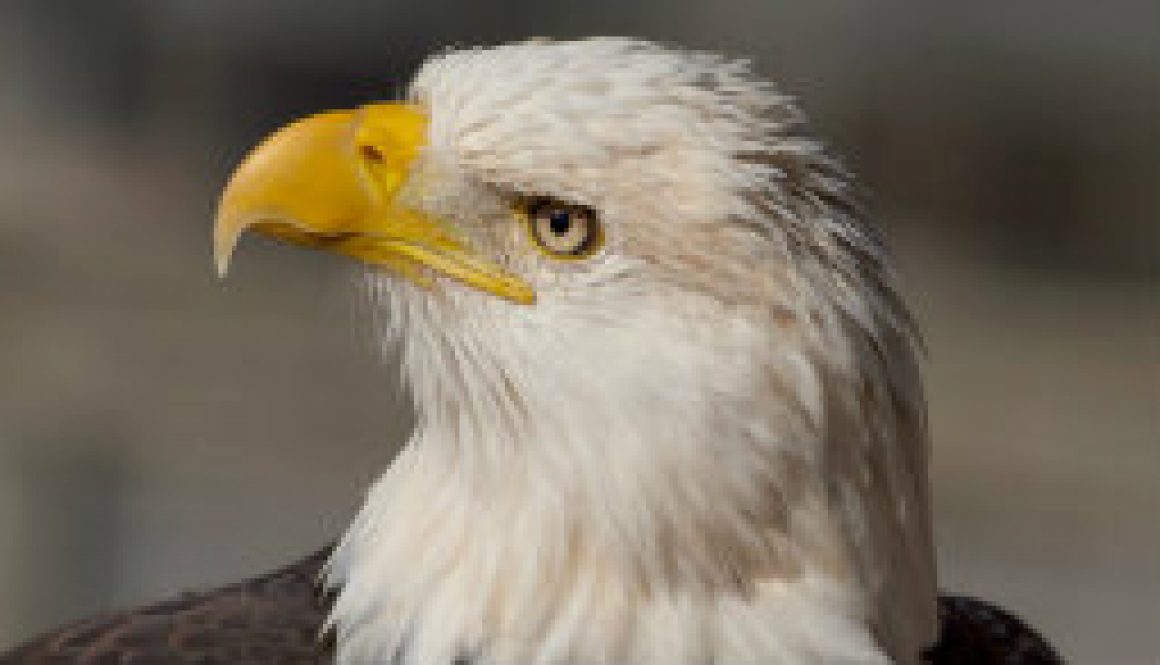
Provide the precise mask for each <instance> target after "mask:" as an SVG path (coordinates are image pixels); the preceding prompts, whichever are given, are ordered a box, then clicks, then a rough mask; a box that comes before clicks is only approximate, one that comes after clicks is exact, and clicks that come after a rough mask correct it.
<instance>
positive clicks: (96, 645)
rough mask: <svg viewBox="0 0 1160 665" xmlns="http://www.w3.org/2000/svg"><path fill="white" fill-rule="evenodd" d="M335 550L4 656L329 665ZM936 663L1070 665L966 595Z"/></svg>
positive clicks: (952, 601) (944, 608)
mask: <svg viewBox="0 0 1160 665" xmlns="http://www.w3.org/2000/svg"><path fill="white" fill-rule="evenodd" d="M329 552H330V550H329V548H327V549H325V550H322V551H320V552H317V553H315V554H313V555H311V556H310V557H308V558H306V559H303V560H302V561H299V562H298V563H296V564H294V565H292V566H289V567H287V568H284V569H282V570H278V571H276V572H274V573H271V574H269V575H265V576H263V577H259V578H256V579H253V580H248V581H246V582H241V583H239V584H234V585H231V586H228V587H225V588H222V589H218V590H215V591H209V592H205V593H191V594H187V595H185V596H183V597H181V598H179V599H176V600H172V601H169V602H166V603H161V604H158V605H153V606H150V607H146V608H143V609H139V610H135V611H130V612H125V613H121V614H115V615H111V616H106V617H103V618H99V619H93V620H89V621H83V622H81V623H77V624H74V625H71V626H68V627H66V628H64V629H62V630H59V631H57V632H55V633H52V634H50V635H47V636H44V637H41V638H39V639H37V640H35V641H33V642H30V643H28V644H26V645H24V646H22V647H20V648H18V649H16V650H15V651H13V652H11V653H8V654H6V655H4V656H0V665H329V664H330V663H332V661H333V649H332V646H331V644H330V643H329V640H328V639H324V637H323V636H322V625H323V622H324V621H325V617H326V603H325V600H324V599H323V597H322V595H321V593H320V592H319V590H318V585H317V581H318V578H319V573H320V571H321V568H322V564H323V562H325V561H326V558H327V556H328V555H329ZM939 619H940V621H941V623H942V628H941V638H940V640H939V643H938V644H937V645H936V646H935V647H934V648H932V649H931V650H930V651H929V652H928V653H927V659H926V662H927V663H928V664H929V665H1062V662H1063V661H1062V660H1061V659H1060V658H1059V656H1058V655H1056V653H1055V652H1054V651H1053V650H1052V648H1051V647H1050V646H1049V645H1048V644H1047V643H1046V642H1045V641H1044V640H1043V638H1041V637H1040V636H1039V635H1037V634H1036V633H1035V631H1033V630H1032V629H1031V628H1029V627H1028V626H1027V625H1026V624H1024V623H1023V622H1022V621H1020V620H1019V619H1017V618H1016V617H1014V616H1012V615H1011V614H1008V613H1007V612H1004V611H1002V610H1000V609H998V608H996V607H994V606H993V605H989V604H987V603H984V602H982V601H979V600H974V599H971V598H965V597H962V596H943V597H942V598H940V599H939Z"/></svg>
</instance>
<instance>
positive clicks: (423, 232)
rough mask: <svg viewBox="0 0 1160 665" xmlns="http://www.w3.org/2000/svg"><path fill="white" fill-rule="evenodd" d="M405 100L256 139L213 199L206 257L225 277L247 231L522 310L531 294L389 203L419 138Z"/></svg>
mask: <svg viewBox="0 0 1160 665" xmlns="http://www.w3.org/2000/svg"><path fill="white" fill-rule="evenodd" d="M426 130H427V120H426V115H425V113H424V112H423V111H422V110H421V109H419V108H418V107H415V106H412V105H408V104H372V105H368V106H364V107H362V108H360V109H357V110H355V111H332V112H328V113H321V114H319V115H315V116H311V117H309V118H305V119H303V120H299V121H297V122H294V123H292V124H290V125H288V126H286V127H284V128H282V129H280V130H279V131H277V132H275V133H274V134H273V135H272V136H270V137H269V138H267V139H266V140H265V141H263V142H262V143H261V144H260V145H258V147H257V148H255V149H254V150H253V151H252V152H250V154H249V155H247V156H246V157H245V159H244V160H243V161H242V163H241V165H240V166H238V168H237V170H236V171H235V172H234V174H233V176H232V177H231V178H230V182H229V184H228V185H226V189H225V191H224V192H223V193H222V197H221V202H220V204H219V205H218V213H217V221H216V224H215V226H214V260H215V262H216V264H217V269H218V273H219V274H220V275H225V273H226V271H227V269H228V268H229V263H230V257H231V256H232V255H233V252H234V248H235V247H236V246H237V243H238V240H239V239H240V238H241V236H242V234H243V233H244V232H245V231H247V230H250V229H252V230H254V231H257V232H258V233H262V234H265V235H268V236H272V237H275V238H278V239H280V240H285V241H288V242H292V243H295V244H299V245H304V246H307V247H315V248H322V249H328V250H331V251H334V252H338V253H340V254H344V255H346V256H350V257H353V258H356V259H359V260H361V261H364V262H366V263H369V264H372V265H376V266H382V267H386V268H388V269H391V270H393V271H394V272H396V273H398V274H400V275H402V276H404V277H407V278H409V279H411V280H413V281H416V282H418V283H421V284H427V283H429V282H430V277H431V276H432V275H433V274H439V275H445V276H447V277H450V278H452V279H455V280H458V281H459V282H462V283H463V284H466V285H468V286H471V287H474V288H476V289H479V290H481V291H486V292H488V293H492V294H495V295H498V296H501V297H504V298H507V299H509V300H512V301H514V302H518V303H523V304H530V303H532V302H534V301H535V292H534V291H533V290H532V288H531V286H529V285H528V284H527V283H526V282H524V281H523V280H521V279H520V278H518V277H516V276H514V275H512V274H510V273H508V272H507V271H505V270H504V269H503V268H501V267H500V266H499V265H497V264H495V262H493V261H490V260H488V259H486V258H485V257H483V256H480V255H479V254H477V253H473V252H472V251H471V250H470V248H469V247H467V246H466V245H465V244H464V242H463V241H462V240H461V239H460V236H459V234H457V233H455V231H454V229H452V228H450V227H449V225H447V224H445V223H443V222H442V221H441V220H438V219H435V218H433V217H431V216H429V215H426V214H424V213H422V212H420V211H417V210H414V209H412V208H409V207H407V206H405V205H402V204H401V203H400V202H399V201H398V200H397V199H398V195H399V193H400V191H402V190H403V188H404V187H405V185H407V183H408V180H409V178H410V174H411V166H412V164H413V163H414V161H415V158H416V157H417V156H418V155H419V153H420V151H421V150H422V148H423V145H424V143H425V141H426Z"/></svg>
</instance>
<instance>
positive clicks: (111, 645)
mask: <svg viewBox="0 0 1160 665" xmlns="http://www.w3.org/2000/svg"><path fill="white" fill-rule="evenodd" d="M328 556H329V549H326V550H322V551H319V552H317V553H315V554H313V555H311V556H309V557H307V558H305V559H303V560H301V561H299V562H297V563H294V564H292V565H290V566H288V567H286V568H283V569H281V570H278V571H275V572H273V573H270V574H267V575H264V576H262V577H258V578H255V579H251V580H247V581H244V582H240V583H237V584H232V585H230V586H226V587H223V588H220V589H215V590H212V591H207V592H201V593H187V594H185V595H183V596H181V597H179V598H176V599H173V600H170V601H167V602H162V603H159V604H156V605H151V606H148V607H144V608H140V609H135V610H131V611H128V612H123V613H117V614H112V615H106V616H103V617H99V618H96V619H90V620H87V621H81V622H79V623H76V624H72V625H70V626H66V627H64V628H62V629H59V630H57V631H55V632H53V633H51V634H48V635H45V636H42V637H40V638H37V639H35V640H33V641H32V642H29V643H27V644H25V645H23V646H21V647H18V648H17V649H16V650H15V651H12V652H10V653H8V654H6V655H0V665H106V664H107V665H259V664H260V665H270V664H271V663H278V664H279V665H323V664H324V663H331V662H332V660H333V651H332V645H330V644H329V643H328V642H327V641H325V640H324V638H323V636H322V635H321V627H322V625H323V622H324V620H325V617H326V608H325V601H324V599H323V598H322V597H321V595H320V592H319V591H318V586H317V581H318V576H319V573H320V571H321V568H322V565H323V563H324V562H325V561H326V558H327V557H328Z"/></svg>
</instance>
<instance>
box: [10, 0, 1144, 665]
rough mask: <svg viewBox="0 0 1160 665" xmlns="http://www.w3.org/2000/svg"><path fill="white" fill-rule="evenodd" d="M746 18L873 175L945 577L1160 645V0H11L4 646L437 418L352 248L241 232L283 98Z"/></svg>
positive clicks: (1069, 620)
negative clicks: (343, 250) (512, 51)
mask: <svg viewBox="0 0 1160 665" xmlns="http://www.w3.org/2000/svg"><path fill="white" fill-rule="evenodd" d="M586 34H630V35H639V36H644V37H650V38H655V39H661V40H664V41H669V42H675V43H679V44H683V45H687V46H692V47H700V48H709V49H714V50H721V51H726V52H729V53H733V54H743V55H751V56H753V57H754V58H755V60H756V63H757V68H758V69H759V70H760V71H761V72H762V73H764V74H765V75H768V76H770V77H772V78H775V79H776V80H778V81H780V83H781V85H782V87H783V88H784V89H785V90H787V91H789V92H791V93H793V94H795V95H797V96H798V97H799V98H800V100H801V104H802V105H803V106H804V107H805V108H806V109H807V111H808V112H809V113H810V114H811V116H812V118H813V123H814V126H815V128H816V130H817V132H818V133H819V134H821V135H822V136H824V137H825V138H826V139H827V140H829V141H830V143H831V144H832V145H833V146H834V148H835V150H836V151H837V152H838V153H839V154H841V155H842V156H843V157H844V158H845V159H846V160H847V161H848V162H849V163H850V164H851V165H852V166H853V167H854V168H855V169H856V170H857V171H858V172H859V173H860V174H861V175H862V176H863V180H864V182H865V184H866V186H867V188H868V189H869V190H870V191H871V192H872V193H873V199H872V207H873V209H874V211H875V213H876V217H877V218H878V220H879V223H880V224H881V226H883V227H884V229H885V231H886V233H887V235H888V237H889V238H890V239H891V241H892V242H893V244H894V246H895V249H896V253H897V255H898V258H899V261H900V263H901V265H902V268H903V272H904V275H905V277H906V278H907V284H908V292H909V295H910V298H911V300H912V302H913V303H914V305H915V307H916V309H917V312H918V318H919V320H920V321H921V322H922V324H923V326H924V328H925V330H926V332H927V335H928V341H929V347H930V358H929V361H928V363H927V376H928V378H929V388H930V401H931V409H932V423H933V428H934V433H935V440H936V451H935V457H934V478H933V482H934V488H935V498H936V501H937V505H936V513H935V514H936V531H937V536H938V541H939V554H940V559H941V561H940V563H941V567H942V568H941V574H942V579H943V585H944V586H945V587H947V588H950V589H960V590H968V591H970V592H972V593H976V594H979V595H982V596H985V597H988V598H992V599H995V600H998V601H1001V602H1003V603H1004V604H1006V605H1008V606H1009V607H1011V608H1013V609H1015V610H1016V611H1019V612H1022V613H1024V614H1025V615H1026V616H1027V617H1028V618H1029V619H1030V620H1031V622H1032V623H1034V624H1035V625H1036V626H1038V627H1040V628H1042V629H1043V631H1044V632H1045V633H1046V634H1047V635H1048V636H1049V637H1050V638H1051V639H1052V640H1054V641H1055V642H1056V643H1057V644H1058V645H1059V646H1060V647H1061V648H1062V650H1063V651H1064V653H1065V654H1066V655H1067V656H1069V657H1070V658H1071V659H1072V662H1075V663H1100V664H1108V665H1114V664H1125V665H1154V664H1156V663H1160V653H1158V650H1160V647H1157V646H1156V634H1155V631H1156V629H1157V627H1158V626H1160V517H1158V514H1160V416H1158V413H1160V298H1158V297H1157V296H1158V291H1157V289H1158V283H1157V276H1158V275H1157V267H1158V261H1160V195H1158V193H1157V191H1158V189H1160V128H1158V126H1160V3H1156V2H1155V1H1154V0H1138V1H1135V2H1132V1H1126V2H1118V3H1094V2H1082V1H1079V0H1059V1H1057V2H1052V3H1046V2H1043V3H1037V2H1011V3H1004V2H982V3H949V2H940V3H934V2H917V1H915V2H877V3H868V2H857V1H854V0H851V1H848V2H838V1H833V2H817V1H813V2H811V1H808V0H785V1H782V2H762V1H761V0H738V1H732V0H718V1H716V2H701V3H697V2H674V1H672V0H664V1H662V0H650V1H647V2H639V3H635V4H629V3H620V2H612V1H607V0H601V1H594V0H590V1H588V2H585V3H571V4H564V3H550V2H542V1H537V0H511V1H508V2H490V3H484V2H473V3H472V2H462V3H456V2H451V1H450V0H422V1H417V0H405V1H404V0H398V1H391V0H374V1H366V2H357V1H354V0H349V1H342V2H340V1H336V0H332V1H330V2H316V1H313V0H293V1H290V0H283V1H280V2H276V3H275V2H232V1H227V0H102V1H101V2H86V1H84V0H0V649H3V648H4V647H6V646H10V645H12V644H14V643H15V642H17V641H19V640H21V639H23V638H25V637H27V636H29V635H30V634H32V633H33V632H36V631H40V630H43V629H46V628H49V627H50V626H52V625H55V624H57V623H59V622H61V621H65V620H69V619H73V618H76V617H79V616H82V615H85V614H88V613H92V612H97V611H101V610H105V609H109V608H117V607H123V606H127V605H131V604H134V603H138V602H142V601H145V600H149V599H155V598H159V597H162V596H165V595H167V594H172V593H174V592H177V591H180V590H183V589H187V588H190V587H199V586H202V585H206V584H215V583H220V582H224V581H227V580H232V579H235V578H238V577H241V576H243V575H247V574H252V573H255V572H257V571H260V570H263V569H266V568H268V567H270V566H272V565H274V564H277V563H280V562H283V561H286V560H288V559H289V558H290V557H292V556H296V555H298V554H300V553H304V552H306V551H308V550H310V549H311V548H314V547H316V546H318V545H319V544H321V543H322V542H324V541H326V540H327V539H329V538H332V537H334V536H336V535H337V534H338V533H340V531H341V530H342V528H343V526H344V524H345V522H346V520H347V519H348V518H349V517H350V516H351V514H352V511H353V510H354V508H355V506H356V505H357V504H358V502H359V500H360V497H361V495H362V492H363V490H364V488H365V486H366V485H367V483H368V482H369V481H370V480H371V479H372V478H373V477H374V475H375V474H376V473H377V472H378V471H379V470H381V469H382V468H383V467H384V466H385V465H386V464H387V462H388V461H389V459H390V458H391V455H392V452H393V449H394V447H395V446H396V445H397V443H398V442H399V440H400V439H401V438H402V437H403V436H404V434H405V433H406V431H407V427H408V419H409V415H408V409H409V406H408V405H407V404H406V402H405V401H404V400H403V399H402V398H400V397H399V395H398V394H397V392H396V379H395V377H394V375H393V374H392V373H391V372H390V371H389V370H387V369H385V368H383V367H382V366H381V364H380V363H379V361H378V360H377V359H376V357H375V354H374V353H373V352H372V349H371V345H370V343H369V339H370V338H369V334H368V331H367V330H366V326H365V325H364V320H363V318H364V317H363V312H361V311H360V310H361V305H360V302H359V298H358V295H357V292H356V291H355V289H353V288H352V286H353V284H354V279H353V273H354V269H353V268H352V266H350V265H346V264H344V263H342V262H341V261H338V260H334V259H330V258H325V257H322V256H319V255H306V254H303V253H301V252H296V251H291V250H288V249H286V248H277V249H276V250H275V249H272V248H270V247H268V246H266V245H265V244H263V243H261V242H250V243H247V244H246V246H245V247H244V248H243V249H242V252H243V253H244V254H245V256H244V257H243V260H241V261H239V262H238V265H237V267H236V269H235V271H234V273H233V275H232V278H231V279H230V281H228V282H226V283H219V282H218V281H217V280H216V279H215V278H214V277H213V274H212V270H211V265H210V244H209V240H210V225H211V215H212V211H213V206H214V202H215V196H216V192H217V190H218V188H219V187H220V186H221V185H222V182H223V180H224V178H225V177H226V176H227V174H228V172H229V170H230V168H231V166H232V165H233V164H234V163H235V161H236V160H237V158H238V157H239V155H240V154H241V153H242V151H243V150H244V149H245V147H246V146H248V145H250V144H251V143H252V142H253V141H254V140H256V139H257V138H258V137H260V136H262V135H263V134H265V133H266V132H269V131H270V130H272V129H273V128H275V127H277V126H278V125H279V124H281V123H283V122H285V121H287V120H288V119H291V118H294V117H296V116H300V115H303V114H306V113H309V112H313V111H317V110H320V109H325V108H334V107H344V106H349V105H352V104H356V103H359V102H363V101H367V100H372V99H376V98H382V97H390V96H392V95H394V94H395V93H396V91H398V90H399V89H400V88H401V87H402V85H403V84H404V83H405V81H406V80H407V77H408V75H409V73H410V72H412V71H413V70H414V69H415V67H416V66H417V65H418V63H419V62H420V61H421V60H422V59H423V57H424V56H425V55H426V54H428V53H430V52H432V51H434V50H438V49H441V48H444V47H446V46H448V45H473V44H478V43H492V42H496V41H503V40H509V39H515V38H524V37H528V36H555V37H567V36H576V35H586Z"/></svg>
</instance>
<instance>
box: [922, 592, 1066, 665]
mask: <svg viewBox="0 0 1160 665" xmlns="http://www.w3.org/2000/svg"><path fill="white" fill-rule="evenodd" d="M938 613H939V623H940V624H941V629H940V631H941V632H940V635H939V641H938V644H936V645H935V646H934V647H933V648H932V649H930V650H928V651H927V652H926V658H925V660H924V663H925V664H926V665H1063V659H1062V658H1060V657H1059V654H1057V653H1056V652H1055V650H1054V649H1052V648H1051V646H1050V645H1049V644H1048V643H1047V641H1046V640H1044V639H1043V637H1042V636H1040V635H1039V634H1038V633H1036V632H1035V630H1033V629H1032V628H1031V627H1030V626H1028V625H1027V624H1025V623H1024V622H1023V621H1021V620H1020V619H1019V618H1017V617H1016V616H1015V615H1013V614H1011V613H1009V612H1006V611H1004V610H1001V609H999V608H998V607H996V606H994V605H992V604H990V603H987V602H984V601H981V600H978V599H975V598H969V597H967V596H956V595H942V596H940V597H939V603H938Z"/></svg>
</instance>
